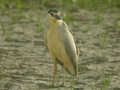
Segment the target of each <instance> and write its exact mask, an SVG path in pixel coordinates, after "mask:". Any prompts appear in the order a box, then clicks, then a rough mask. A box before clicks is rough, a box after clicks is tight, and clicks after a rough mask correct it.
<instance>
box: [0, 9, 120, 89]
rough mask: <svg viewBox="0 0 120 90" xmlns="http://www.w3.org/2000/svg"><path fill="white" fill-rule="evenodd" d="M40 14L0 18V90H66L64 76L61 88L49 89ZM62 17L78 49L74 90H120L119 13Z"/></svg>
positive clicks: (8, 14)
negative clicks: (63, 83) (78, 55)
mask: <svg viewBox="0 0 120 90" xmlns="http://www.w3.org/2000/svg"><path fill="white" fill-rule="evenodd" d="M46 14H47V10H46V9H45V10H42V9H33V10H32V9H31V10H24V11H22V12H17V10H16V9H9V10H3V11H1V12H0V23H1V25H0V90H70V89H72V88H71V87H70V79H71V76H70V75H68V73H67V72H66V75H67V78H66V82H65V84H66V86H65V87H56V88H52V87H50V85H51V80H52V75H53V74H52V73H53V63H52V60H51V58H50V56H49V53H48V51H47V49H46V47H45V46H44V42H43V40H44V39H43V31H44V29H45V28H44V26H45V24H44V23H45V21H46V16H47V15H46ZM66 15H68V16H70V17H71V19H70V20H69V19H66V20H68V21H69V22H68V25H69V28H70V30H71V32H72V34H73V36H74V39H75V41H76V45H77V47H79V48H80V57H79V60H78V77H77V80H75V81H76V82H75V84H74V86H73V87H74V90H120V15H119V12H118V13H117V12H112V11H107V12H98V11H89V10H85V9H78V10H76V11H69V12H68V13H66ZM42 22H43V23H42ZM58 69H59V70H58V73H59V76H58V81H57V84H58V85H59V84H60V83H61V82H62V70H61V67H60V66H59V68H58Z"/></svg>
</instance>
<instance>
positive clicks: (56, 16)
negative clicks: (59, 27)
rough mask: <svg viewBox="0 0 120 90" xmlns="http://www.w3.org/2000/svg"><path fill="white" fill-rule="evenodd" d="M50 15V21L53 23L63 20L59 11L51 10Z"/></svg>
mask: <svg viewBox="0 0 120 90" xmlns="http://www.w3.org/2000/svg"><path fill="white" fill-rule="evenodd" d="M48 15H49V19H50V20H51V21H52V22H56V21H59V20H62V17H61V12H60V11H58V10H57V9H49V10H48Z"/></svg>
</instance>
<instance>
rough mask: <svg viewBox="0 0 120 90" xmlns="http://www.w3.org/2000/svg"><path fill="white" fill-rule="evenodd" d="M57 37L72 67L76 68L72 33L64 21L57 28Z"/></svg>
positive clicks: (75, 52) (75, 53)
mask: <svg viewBox="0 0 120 90" xmlns="http://www.w3.org/2000/svg"><path fill="white" fill-rule="evenodd" d="M59 35H60V36H59V37H61V41H62V42H63V44H64V48H65V52H66V54H67V55H68V57H69V58H70V60H71V62H72V63H73V66H74V68H75V69H76V68H77V50H76V45H75V42H74V39H73V36H72V34H71V33H70V32H69V29H68V27H67V25H66V24H65V23H63V24H62V25H61V27H60V30H59Z"/></svg>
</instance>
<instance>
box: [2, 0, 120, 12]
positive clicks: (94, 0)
mask: <svg viewBox="0 0 120 90" xmlns="http://www.w3.org/2000/svg"><path fill="white" fill-rule="evenodd" d="M36 6H37V7H41V8H45V7H49V6H51V7H53V6H56V7H61V8H65V9H68V8H73V7H74V8H88V9H90V8H92V9H104V8H116V7H120V0H54V2H53V1H51V0H0V8H8V7H9V8H14V7H16V8H17V9H18V10H19V11H21V10H22V9H23V8H30V7H36Z"/></svg>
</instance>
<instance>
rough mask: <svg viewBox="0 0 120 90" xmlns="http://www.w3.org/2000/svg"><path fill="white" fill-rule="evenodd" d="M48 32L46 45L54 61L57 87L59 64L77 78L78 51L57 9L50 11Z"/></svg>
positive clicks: (54, 76)
mask: <svg viewBox="0 0 120 90" xmlns="http://www.w3.org/2000/svg"><path fill="white" fill-rule="evenodd" d="M48 22H49V24H48V28H47V29H48V30H47V32H46V33H45V45H46V47H47V48H48V51H49V54H50V56H51V58H52V60H53V64H54V72H53V80H52V86H56V73H57V63H59V64H60V65H62V68H64V70H66V71H67V72H68V73H69V74H71V75H72V76H77V71H78V70H77V67H78V65H77V59H78V54H77V49H76V45H75V41H74V38H73V36H72V34H71V32H70V31H69V28H68V25H67V24H66V23H65V21H64V20H63V19H62V15H61V12H60V11H58V10H57V9H49V10H48Z"/></svg>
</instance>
